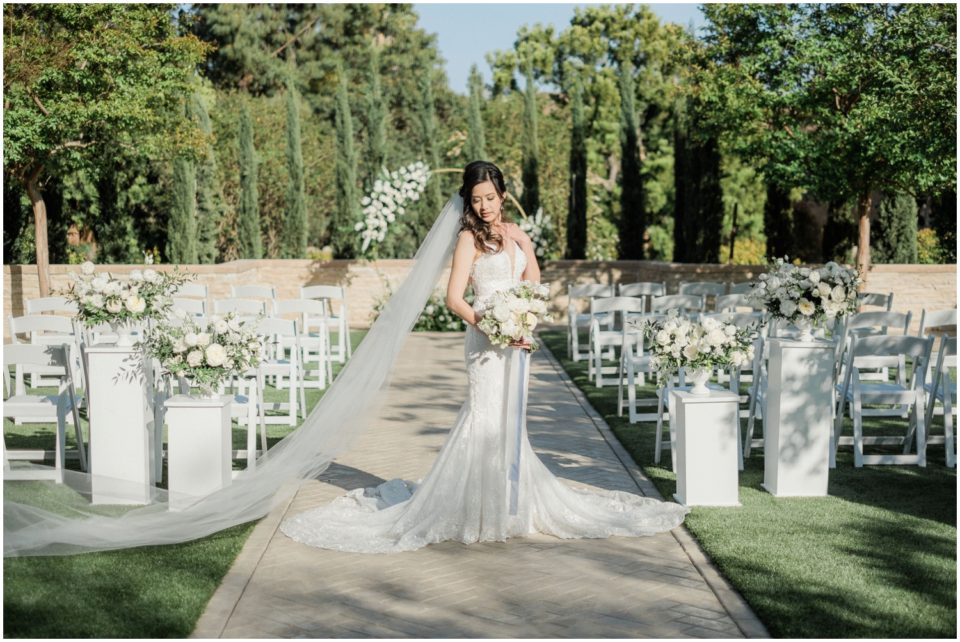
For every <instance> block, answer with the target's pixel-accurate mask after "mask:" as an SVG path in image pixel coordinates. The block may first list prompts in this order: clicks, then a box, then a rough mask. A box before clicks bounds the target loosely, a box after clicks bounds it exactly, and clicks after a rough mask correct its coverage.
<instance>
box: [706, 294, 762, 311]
mask: <svg viewBox="0 0 960 642" xmlns="http://www.w3.org/2000/svg"><path fill="white" fill-rule="evenodd" d="M715 307H716V310H717V312H740V311H746V310H760V309H762V308H761V307H760V304H759V303H754V302H753V301H751V300H750V299H749V298H748V297H747V295H746V294H742V293H735V294H723V295H720V296H718V297H717V298H716V306H715Z"/></svg>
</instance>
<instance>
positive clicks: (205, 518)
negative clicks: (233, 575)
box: [3, 195, 463, 557]
mask: <svg viewBox="0 0 960 642" xmlns="http://www.w3.org/2000/svg"><path fill="white" fill-rule="evenodd" d="M462 213H463V201H462V200H461V198H460V197H459V196H456V195H454V196H453V197H452V198H451V199H450V200H449V201H447V204H446V205H445V206H444V208H443V210H442V211H441V212H440V216H439V217H438V218H437V220H436V222H435V223H434V225H433V228H432V229H431V230H430V233H429V234H428V235H427V237H426V239H425V240H424V242H423V243H422V245H421V246H420V249H419V250H418V251H417V254H416V257H415V261H414V266H413V269H412V270H411V272H410V274H409V275H408V276H407V278H406V280H405V281H404V282H403V284H402V285H401V286H400V288H399V289H397V291H396V293H394V295H393V296H392V297H391V298H390V300H389V301H388V302H387V305H386V306H385V307H384V309H383V311H382V312H381V314H380V316H379V318H378V319H377V321H376V322H375V323H374V324H373V326H372V327H371V328H370V331H369V332H368V333H367V335H366V336H365V337H364V339H363V341H362V342H361V344H360V346H359V347H358V348H357V350H356V351H355V352H354V354H353V357H352V358H351V359H350V361H349V362H348V363H347V364H346V366H345V367H344V368H343V370H342V371H341V372H340V375H339V376H338V377H337V379H336V381H335V382H334V383H333V384H332V385H331V386H330V387H329V388H328V390H327V392H326V394H324V396H323V397H322V398H321V400H320V402H319V403H318V404H317V406H316V407H315V408H314V410H313V412H311V413H310V415H309V416H307V418H306V419H305V420H304V422H303V424H302V425H301V426H300V427H299V428H298V429H297V430H295V431H294V432H292V433H291V434H290V435H288V436H287V437H285V438H284V439H283V440H282V441H281V442H280V443H278V444H277V445H276V446H274V447H273V448H271V449H270V451H269V452H268V453H267V455H266V456H265V457H263V458H262V459H261V460H260V461H259V462H258V464H257V468H256V469H255V470H252V471H249V472H248V471H244V472H243V473H241V474H239V475H238V476H237V477H236V478H235V479H234V480H233V482H232V483H231V484H230V485H229V486H227V487H226V488H224V489H222V490H220V491H218V492H216V493H213V494H212V495H209V496H208V497H206V498H204V499H202V500H200V501H199V502H197V503H196V504H193V505H192V506H190V507H189V508H186V509H184V510H182V511H179V512H172V511H170V510H168V506H167V503H166V493H165V491H162V490H158V491H157V493H156V500H157V501H156V502H154V503H152V504H150V505H148V506H144V507H141V508H134V509H132V510H128V511H126V512H123V513H122V514H117V513H118V509H117V507H115V506H112V507H111V506H107V507H103V506H91V505H90V504H89V502H88V501H87V500H86V498H85V497H84V493H85V490H84V489H87V490H88V489H89V488H90V483H91V480H90V476H89V475H87V474H84V473H79V472H73V471H66V474H65V483H64V484H63V485H62V486H60V485H57V486H55V485H54V484H53V483H52V482H5V484H4V503H3V531H4V538H3V546H4V556H8V557H9V556H26V555H66V554H72V553H82V552H89V551H105V550H112V549H120V548H131V547H136V546H145V545H155V544H173V543H177V542H185V541H189V540H193V539H197V538H200V537H204V536H206V535H210V534H211V533H215V532H217V531H220V530H223V529H225V528H229V527H231V526H235V525H237V524H242V523H245V522H249V521H251V520H254V519H258V518H260V517H263V516H264V515H266V514H267V513H268V512H269V511H270V509H271V508H272V507H273V506H275V505H276V504H277V503H279V502H280V501H283V500H284V499H285V498H287V497H289V496H290V494H291V493H293V492H295V490H296V486H297V484H296V483H295V482H297V481H298V480H302V479H307V478H310V477H315V476H316V475H318V474H319V473H321V472H322V471H323V470H324V469H326V467H327V466H328V465H329V464H330V462H331V461H332V460H333V459H334V458H335V457H336V456H337V455H338V454H339V453H341V452H343V451H344V450H346V449H347V448H348V447H349V446H350V444H351V443H352V442H353V441H354V440H355V439H356V438H357V437H358V436H359V435H361V434H362V433H363V432H364V431H365V430H366V429H367V428H368V427H369V426H370V424H371V423H372V421H373V419H374V418H375V411H376V404H375V403H374V401H375V400H376V399H378V398H380V397H382V395H380V394H379V393H380V392H381V391H382V390H383V389H384V388H385V387H386V385H387V380H388V375H389V373H390V371H391V370H392V368H393V364H394V361H395V360H396V357H397V355H398V353H399V351H400V349H401V347H402V346H403V343H404V341H405V339H406V337H407V335H408V334H409V333H410V330H411V329H412V328H413V325H414V323H415V322H416V320H417V317H418V316H419V314H420V312H421V311H422V310H423V306H424V305H425V304H426V302H427V300H428V298H429V297H430V294H431V292H432V291H433V288H434V286H435V285H436V282H437V279H438V278H439V276H440V274H441V273H442V271H443V269H444V268H445V267H446V265H447V264H448V262H449V259H450V256H451V254H452V252H453V247H454V244H455V242H456V236H457V230H458V226H459V220H460V216H461V214H462ZM358 401H362V403H358ZM22 484H44V485H45V486H44V487H43V489H42V492H37V487H36V486H34V487H33V490H32V491H28V490H27V487H26V486H23V485H22Z"/></svg>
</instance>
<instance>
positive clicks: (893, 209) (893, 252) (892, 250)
mask: <svg viewBox="0 0 960 642" xmlns="http://www.w3.org/2000/svg"><path fill="white" fill-rule="evenodd" d="M873 239H874V240H873V260H874V262H876V263H916V262H917V261H918V259H917V201H916V199H915V198H914V197H912V196H910V195H909V194H903V193H899V192H898V193H894V194H884V195H883V197H882V198H881V199H880V202H879V203H878V204H877V219H876V228H875V229H874V236H873Z"/></svg>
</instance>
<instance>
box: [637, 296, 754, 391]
mask: <svg viewBox="0 0 960 642" xmlns="http://www.w3.org/2000/svg"><path fill="white" fill-rule="evenodd" d="M640 325H641V327H642V329H643V333H644V337H645V338H646V339H647V341H648V342H649V345H650V352H651V354H652V356H651V359H650V360H651V365H652V367H653V368H654V370H656V371H657V375H658V377H657V379H658V382H659V385H661V386H663V385H664V383H665V381H666V379H667V378H668V377H670V376H672V375H673V374H674V373H675V372H677V370H679V369H680V368H683V369H684V370H685V371H687V372H688V373H689V372H691V371H698V370H699V371H706V372H707V373H709V372H711V371H712V370H713V369H714V368H717V367H728V366H733V367H736V368H739V367H741V366H744V365H746V364H748V363H750V362H751V361H753V353H754V348H753V340H754V337H755V336H756V328H754V327H751V326H748V327H746V328H739V327H737V326H735V325H733V324H732V323H722V322H720V321H718V320H716V319H711V318H710V317H705V318H704V319H703V320H701V321H691V320H690V319H688V318H687V317H685V316H680V315H679V314H678V313H677V311H676V310H671V311H670V312H669V313H668V315H667V318H666V319H663V320H662V321H653V322H642V323H641V324H640Z"/></svg>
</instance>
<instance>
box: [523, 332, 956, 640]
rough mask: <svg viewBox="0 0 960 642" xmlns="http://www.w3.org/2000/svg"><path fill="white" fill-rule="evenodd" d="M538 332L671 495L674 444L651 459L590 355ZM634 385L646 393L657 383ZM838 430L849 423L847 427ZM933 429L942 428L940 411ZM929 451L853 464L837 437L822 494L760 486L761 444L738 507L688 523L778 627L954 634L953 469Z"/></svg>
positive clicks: (874, 422) (699, 513)
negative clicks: (593, 370)
mask: <svg viewBox="0 0 960 642" xmlns="http://www.w3.org/2000/svg"><path fill="white" fill-rule="evenodd" d="M541 338H542V339H543V341H544V343H545V344H546V345H547V346H548V347H549V348H550V350H551V351H552V352H553V354H554V355H556V357H557V358H558V360H559V361H560V362H561V364H562V365H563V367H564V369H565V370H566V371H567V373H568V374H569V375H570V378H571V379H572V380H573V381H574V383H575V384H576V385H577V386H578V387H579V388H580V389H581V390H582V391H583V392H584V393H585V395H586V397H587V399H588V400H589V401H590V403H591V404H592V405H593V406H594V408H596V409H597V411H598V412H599V413H600V414H601V415H602V416H603V418H604V419H605V420H606V421H607V423H608V424H609V425H610V427H611V428H612V430H613V431H614V433H615V434H616V436H617V438H618V439H619V440H620V441H621V442H622V443H623V445H624V447H625V448H626V449H627V450H628V451H629V452H630V454H631V456H632V457H633V458H634V460H635V461H636V462H637V463H638V464H639V465H641V466H642V467H643V469H644V471H645V473H646V474H647V476H648V477H649V478H650V479H651V480H652V481H653V482H654V483H655V484H656V486H657V488H658V489H659V491H660V493H661V494H662V495H663V496H664V497H672V496H673V493H674V492H675V491H676V476H675V475H674V473H673V472H672V471H671V470H670V469H669V466H670V457H669V453H665V455H666V457H665V459H664V460H662V461H664V466H657V465H654V464H653V463H652V462H653V452H654V443H655V439H654V431H655V428H656V425H655V424H653V423H639V424H634V425H631V424H630V423H629V422H628V421H627V419H626V417H617V388H616V386H605V387H604V388H600V389H598V388H597V387H596V386H594V385H593V384H592V383H590V382H589V381H588V380H587V366H586V363H585V362H584V361H580V362H576V363H575V362H572V361H570V360H568V359H567V358H566V338H565V334H564V333H563V332H558V331H549V332H543V333H542V334H541ZM640 394H641V395H645V396H653V395H654V388H653V386H647V387H646V388H645V389H643V390H642V391H641V392H640ZM848 423H849V420H848ZM759 425H762V424H758V426H759ZM902 425H903V424H902V423H899V420H890V419H880V418H869V419H867V421H866V428H865V434H871V433H877V432H878V431H881V432H885V433H886V434H891V432H893V433H894V434H896V432H895V431H897V430H901V428H900V426H902ZM894 426H895V427H894ZM844 434H852V432H850V430H849V426H847V430H846V432H845V433H844ZM933 434H943V423H942V418H938V419H935V420H934V428H933ZM755 436H756V437H759V436H760V432H759V428H758V431H757V433H756V434H755ZM927 461H928V463H927V467H926V468H920V467H917V466H871V467H864V468H859V469H857V468H854V467H853V453H852V448H850V447H847V448H846V449H843V448H842V449H841V451H840V453H839V454H838V457H837V468H836V469H833V470H831V471H830V483H829V489H828V492H829V496H828V497H823V498H814V497H810V498H777V497H774V496H772V495H770V494H769V493H767V492H766V491H764V490H762V489H761V487H760V483H761V482H762V481H763V451H762V449H761V450H759V451H754V452H753V453H752V454H751V457H750V458H748V459H747V460H746V462H745V466H744V468H745V469H744V471H743V472H741V473H740V502H741V503H742V507H738V508H707V507H695V508H693V510H692V511H691V513H690V514H689V515H688V517H687V520H686V526H687V528H688V529H689V531H690V532H691V533H692V534H693V536H694V537H695V538H696V539H697V540H698V541H699V542H700V545H701V546H702V547H703V549H704V551H705V552H706V553H707V555H709V556H710V558H711V559H712V560H713V562H714V563H715V564H716V565H717V567H718V568H719V569H720V570H721V572H722V573H723V574H724V576H725V577H726V578H727V579H728V580H729V581H730V583H731V584H732V585H733V586H734V587H735V588H736V589H737V590H738V591H739V592H740V593H741V594H742V595H743V596H744V598H746V600H747V602H748V603H749V604H750V606H751V608H752V609H753V610H754V612H755V613H756V614H757V616H758V617H759V618H760V619H761V620H762V621H763V623H764V624H765V625H766V626H767V628H768V630H769V631H770V633H771V635H773V636H774V637H818V638H819V637H828V638H829V637H854V638H857V637H869V638H874V637H876V638H886V637H911V638H915V637H916V638H928V637H929V638H955V637H956V617H957V612H956V596H957V592H956V589H957V565H956V545H957V530H956V517H957V515H956V506H957V477H956V470H955V469H948V468H946V467H945V466H944V464H943V462H944V447H943V445H936V446H930V447H928V450H927Z"/></svg>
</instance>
